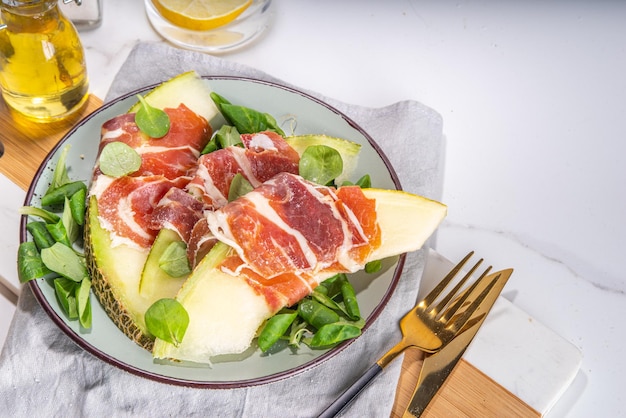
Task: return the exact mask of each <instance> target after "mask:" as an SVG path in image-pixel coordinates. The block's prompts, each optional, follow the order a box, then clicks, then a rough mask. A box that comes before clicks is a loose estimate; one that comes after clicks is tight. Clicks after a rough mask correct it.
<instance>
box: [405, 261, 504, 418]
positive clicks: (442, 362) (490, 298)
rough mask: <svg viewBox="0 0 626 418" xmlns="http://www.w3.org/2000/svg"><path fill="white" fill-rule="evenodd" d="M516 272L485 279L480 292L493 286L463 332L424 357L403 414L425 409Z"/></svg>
mask: <svg viewBox="0 0 626 418" xmlns="http://www.w3.org/2000/svg"><path fill="white" fill-rule="evenodd" d="M512 273H513V269H506V270H501V271H498V272H496V273H493V274H491V275H490V276H489V277H488V278H487V280H484V282H483V283H485V284H484V285H483V286H482V288H477V289H476V290H475V291H476V292H482V291H483V290H484V289H485V287H486V286H492V288H491V290H490V291H489V293H488V295H487V297H486V298H485V299H484V300H483V303H481V305H480V307H479V308H478V309H477V310H476V312H475V313H474V314H473V315H472V317H471V318H470V320H469V322H468V323H467V324H466V325H465V327H464V329H463V330H462V331H461V333H460V334H459V335H457V336H456V337H455V338H454V339H453V340H452V341H450V342H449V343H448V344H447V345H446V346H445V347H444V348H443V349H441V350H440V351H438V352H437V353H435V354H432V355H429V356H426V357H425V358H424V362H423V363H422V369H421V371H420V374H419V377H418V380H417V385H416V388H415V391H414V392H413V396H412V398H411V401H410V402H409V406H408V408H407V410H406V411H405V413H404V415H403V418H412V417H420V416H421V415H422V414H423V413H424V411H425V410H426V407H427V406H428V404H429V403H430V402H431V400H432V399H433V398H434V397H435V395H436V394H437V392H438V391H439V389H440V388H441V386H442V385H443V383H444V382H445V380H446V379H447V378H448V376H449V375H450V373H452V370H453V369H454V367H455V366H456V364H457V363H458V362H459V360H460V359H461V358H462V357H463V353H465V350H466V349H467V347H468V346H469V344H470V343H471V342H472V340H473V339H474V336H475V335H476V333H477V332H478V330H479V329H480V327H481V325H482V324H483V322H484V320H485V318H486V317H487V314H488V313H489V311H490V310H491V308H492V306H493V304H494V303H495V301H496V300H497V299H498V296H499V295H500V293H501V292H502V289H503V288H504V285H505V284H506V282H507V281H508V280H509V277H510V276H511V274H512ZM479 287H480V286H479Z"/></svg>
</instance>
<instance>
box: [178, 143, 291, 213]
mask: <svg viewBox="0 0 626 418" xmlns="http://www.w3.org/2000/svg"><path fill="white" fill-rule="evenodd" d="M241 140H242V142H243V144H244V147H237V146H230V147H227V148H224V149H220V150H217V151H214V152H212V153H210V154H206V155H203V156H202V157H200V159H199V160H198V167H197V170H196V174H195V175H194V177H193V179H192V180H191V181H190V183H189V186H188V190H189V191H190V193H192V194H193V195H195V196H196V197H198V198H199V199H202V201H203V202H204V203H205V204H206V205H207V207H209V208H212V209H219V208H221V207H223V206H225V205H226V204H227V203H228V191H229V190H230V184H231V182H232V180H233V178H234V177H235V175H237V174H241V175H242V176H244V177H245V179H246V180H248V181H249V182H250V184H251V185H252V186H253V187H258V186H259V185H261V184H262V183H263V182H265V181H267V180H269V179H270V178H272V177H273V176H274V175H276V174H278V173H281V172H286V173H293V174H297V173H298V163H299V161H300V156H299V154H298V153H297V152H296V151H295V150H294V149H293V148H292V147H291V146H290V145H289V144H287V142H285V140H284V139H283V138H282V137H281V136H280V135H278V134H277V133H275V132H271V131H266V132H261V133H256V134H243V135H241Z"/></svg>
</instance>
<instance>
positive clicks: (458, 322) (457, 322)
mask: <svg viewBox="0 0 626 418" xmlns="http://www.w3.org/2000/svg"><path fill="white" fill-rule="evenodd" d="M485 277H486V272H485V273H484V274H483V275H481V277H480V279H479V280H477V281H476V282H475V283H474V285H477V283H480V281H481V280H482V279H483V278H485ZM498 277H500V275H496V276H495V277H494V278H493V279H492V280H491V282H490V283H489V285H488V286H487V287H486V288H485V289H483V291H482V292H480V295H478V297H477V298H476V299H474V300H473V301H472V303H471V304H470V306H468V307H467V309H465V311H463V313H462V314H460V315H458V316H457V317H456V318H455V319H454V322H453V323H452V324H450V325H448V328H449V329H451V330H452V331H453V332H457V331H458V330H460V329H461V328H463V326H464V325H465V323H466V322H467V321H468V320H469V319H470V318H471V316H472V315H473V314H474V312H475V311H476V310H477V309H478V308H479V307H480V304H481V303H482V301H483V300H484V299H485V298H486V297H487V295H488V294H489V292H490V291H491V289H492V288H493V287H494V286H495V285H496V282H497V279H498ZM474 287H475V286H474Z"/></svg>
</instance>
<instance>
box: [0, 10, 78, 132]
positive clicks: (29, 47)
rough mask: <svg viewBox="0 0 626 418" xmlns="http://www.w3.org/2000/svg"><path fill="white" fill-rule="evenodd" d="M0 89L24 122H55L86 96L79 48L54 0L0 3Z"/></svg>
mask: <svg viewBox="0 0 626 418" xmlns="http://www.w3.org/2000/svg"><path fill="white" fill-rule="evenodd" d="M1 1H2V4H1V5H0V7H1V8H0V12H1V20H2V24H3V25H5V26H4V27H3V28H2V29H0V87H1V88H2V96H3V98H4V100H5V101H6V103H7V105H8V106H9V107H10V108H12V109H13V110H14V111H16V112H18V113H20V114H22V115H24V116H26V117H27V118H29V119H33V120H36V121H42V122H52V121H58V120H61V119H64V118H67V117H69V116H70V115H71V114H73V113H74V112H75V111H77V110H79V109H81V108H82V105H83V104H85V102H86V100H87V95H88V77H87V69H86V65H85V57H84V50H83V47H82V44H81V42H80V38H79V36H78V32H77V30H76V28H75V27H74V26H73V24H72V23H71V22H70V20H69V19H67V18H66V17H65V16H64V15H63V13H62V12H61V11H60V10H59V8H58V4H57V0H1Z"/></svg>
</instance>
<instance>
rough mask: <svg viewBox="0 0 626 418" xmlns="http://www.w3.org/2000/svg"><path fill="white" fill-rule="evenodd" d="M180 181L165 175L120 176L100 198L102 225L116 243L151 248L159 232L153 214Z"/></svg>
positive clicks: (178, 185)
mask: <svg viewBox="0 0 626 418" xmlns="http://www.w3.org/2000/svg"><path fill="white" fill-rule="evenodd" d="M183 183H184V180H182V181H181V180H179V181H178V182H176V181H173V180H169V179H167V178H165V177H163V176H144V177H130V176H125V177H120V178H117V179H114V180H113V181H112V182H111V183H110V184H109V185H108V187H106V188H105V189H104V190H103V191H102V192H101V194H100V195H99V196H98V213H99V217H100V222H101V224H102V225H103V226H104V227H105V228H106V229H107V230H109V231H112V232H113V233H114V234H115V237H116V238H117V239H118V240H117V241H118V242H116V240H114V241H113V242H114V244H116V243H125V244H131V245H132V244H135V245H138V246H140V247H142V248H148V247H150V245H152V242H154V239H155V238H156V235H157V233H158V230H155V229H153V228H152V213H153V212H154V209H155V208H156V206H157V204H158V203H159V201H160V200H161V199H162V198H163V196H165V194H166V193H167V191H168V190H169V189H171V188H172V187H181V186H183V185H184V184H183Z"/></svg>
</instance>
